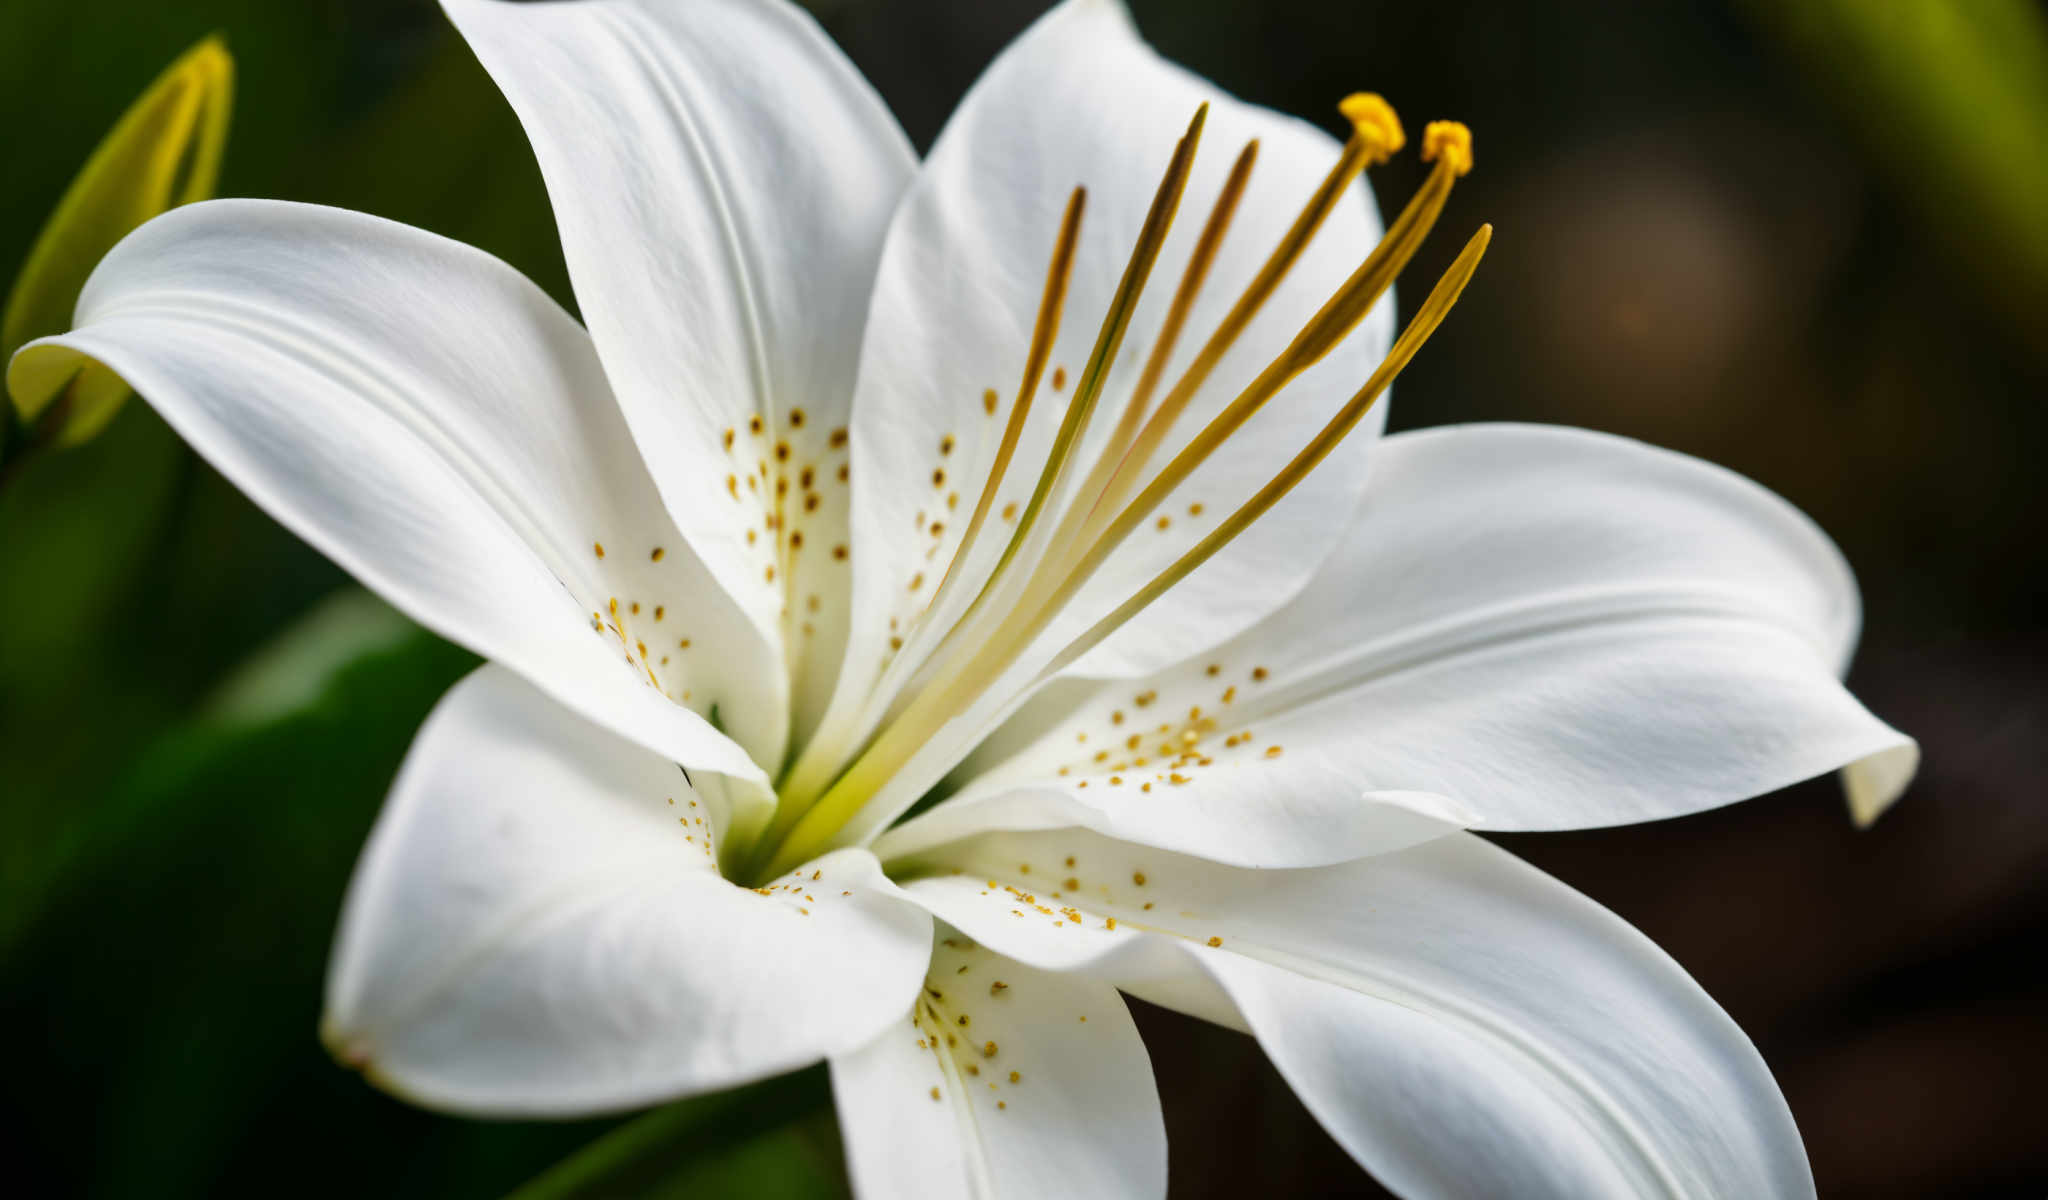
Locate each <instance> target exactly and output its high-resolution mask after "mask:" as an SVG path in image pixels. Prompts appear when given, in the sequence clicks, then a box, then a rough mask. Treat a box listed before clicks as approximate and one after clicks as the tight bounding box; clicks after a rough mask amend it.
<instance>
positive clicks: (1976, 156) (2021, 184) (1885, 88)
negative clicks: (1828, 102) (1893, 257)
mask: <svg viewBox="0 0 2048 1200" xmlns="http://www.w3.org/2000/svg"><path fill="white" fill-rule="evenodd" d="M1744 7H1745V8H1747V9H1748V10H1749V12H1750V14H1751V15H1752V17H1753V18H1754V19H1755V20H1756V22H1757V23H1758V25H1759V26H1761V27H1762V28H1764V29H1766V30H1768V31H1770V32H1771V33H1772V34H1774V35H1775V36H1776V37H1777V38H1778V40H1779V41H1781V42H1782V43H1783V44H1784V45H1785V47H1786V48H1787V50H1788V51H1790V52H1791V53H1792V54H1793V55H1794V56H1796V58H1797V60H1798V61H1799V63H1800V64H1801V65H1802V66H1803V67H1804V68H1805V71H1806V73H1807V74H1808V75H1809V76H1810V77H1811V78H1813V79H1814V80H1815V81H1817V82H1818V83H1819V84H1820V85H1822V87H1823V88H1825V89H1826V91H1827V92H1828V93H1829V95H1831V96H1832V98H1833V100H1834V102H1835V106H1836V108H1837V109H1838V110H1839V112H1840V113H1841V114H1842V117H1843V119H1844V120H1845V122H1847V124H1848V125H1849V126H1850V127H1851V128H1853V129H1854V130H1855V131H1856V133H1857V134H1858V135H1859V136H1860V137H1861V138H1862V139H1863V140H1864V142H1865V143H1866V144H1867V145H1868V147H1869V151H1870V154H1871V156H1872V158H1873V160H1874V161H1875V162H1876V163H1877V164H1878V165H1879V167H1880V168H1881V169H1882V170H1883V171H1885V172H1886V173H1887V174H1888V175H1889V176H1890V177H1891V178H1892V181H1893V186H1895V187H1897V188H1898V189H1900V191H1901V192H1902V193H1903V194H1904V195H1905V196H1907V197H1908V198H1909V199H1910V200H1911V202H1912V203H1913V204H1915V205H1916V206H1917V207H1918V208H1919V210H1920V213H1921V218H1922V220H1924V221H1925V222H1926V223H1927V226H1928V228H1930V229H1931V230H1933V231H1934V232H1935V234H1936V235H1937V236H1938V237H1939V239H1940V240H1941V241H1942V242H1943V243H1945V244H1946V245H1948V246H1950V247H1952V248H1953V249H1954V250H1955V251H1956V253H1957V255H1958V256H1959V259H1960V260H1961V261H1962V262H1964V263H1967V264H1968V266H1969V267H1970V268H1971V270H1972V271H1974V273H1975V275H1976V284H1977V286H1978V287H1980V288H1981V289H1983V291H1984V292H1985V293H1987V294H1988V295H1989V297H1990V298H1991V299H1992V301H1993V305H1992V307H1993V309H1994V311H1996V312H1997V313H1998V314H1999V315H2000V316H2002V317H2004V318H2005V319H2007V320H2009V321H2011V322H2012V323H2013V329H2012V331H2011V332H2012V333H2013V334H2015V335H2016V336H2017V337H2018V339H2019V342H2020V344H2021V345H2023V346H2026V347H2028V348H2030V349H2031V350H2033V351H2034V352H2035V353H2036V354H2038V355H2040V356H2042V357H2043V358H2044V359H2048V338H2044V337H2043V336H2042V332H2043V330H2042V323H2043V315H2044V314H2048V11H2044V10H2043V8H2042V6H2041V5H2040V4H2039V3H2036V2H2034V0H1967V2H1966V3H1957V2H1956V0H1884V2H1882V3H1877V2H1873V0H1802V2H1801V3H1797V4H1787V3H1783V2H1782V0H1744Z"/></svg>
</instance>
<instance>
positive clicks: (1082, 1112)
mask: <svg viewBox="0 0 2048 1200" xmlns="http://www.w3.org/2000/svg"><path fill="white" fill-rule="evenodd" d="M925 989H926V990H925V993H924V995H922V996H920V997H919V998H918V1002H917V1008H916V1010H915V1011H914V1012H912V1013H911V1014H910V1016H909V1017H908V1018H906V1019H902V1020H899V1021H897V1022H896V1023H895V1024H893V1025H891V1026H890V1027H889V1028H888V1029H886V1030H884V1031H883V1032H882V1034H881V1035H880V1036H879V1037H877V1038H875V1039H874V1041H872V1042H870V1043H869V1044H868V1045H866V1046H864V1047H862V1048H860V1049H859V1050H856V1051H853V1052H852V1053H849V1054H842V1055H839V1056H837V1057H835V1058H833V1060H832V1095H833V1099H834V1100H835V1101H836V1102H837V1105H838V1109H839V1127H840V1130H841V1132H842V1133H843V1134H844V1135H845V1139H846V1161H847V1167H848V1169H849V1170H850V1172H851V1173H852V1175H853V1182H854V1186H855V1189H856V1190H857V1191H858V1192H859V1193H860V1194H861V1195H862V1196H869V1197H888V1198H889V1200H898V1198H900V1200H918V1198H921V1197H930V1198H931V1200H953V1198H954V1197H963V1196H966V1197H976V1198H977V1200H1004V1198H1007V1200H1036V1198H1037V1197H1043V1196H1071V1197H1075V1198H1076V1200H1081V1198H1085V1197H1093V1196H1099V1197H1103V1198H1104V1200H1123V1198H1124V1197H1139V1196H1164V1195H1165V1194H1166V1130H1165V1127H1164V1125H1163V1123H1162V1121H1161V1118H1160V1112H1159V1094H1158V1092H1157V1090H1156V1089H1155V1088H1154V1085H1153V1082H1152V1063H1151V1060H1150V1059H1149V1058H1147V1057H1146V1054H1145V1046H1144V1043H1143V1042H1141V1041H1140V1040H1139V1039H1138V1031H1137V1028H1136V1027H1135V1026H1133V1025H1132V1024H1131V1016H1130V1012H1129V1011H1128V1010H1127V1009H1126V1008H1125V1007H1124V1002H1123V997H1121V996H1119V995H1117V994H1116V989H1115V988H1113V987H1111V986H1109V985H1108V984H1106V983H1099V982H1096V981H1094V980H1091V979H1087V978H1084V977H1082V976H1078V975H1054V974H1050V973H1048V972H1044V971H1038V970H1034V969H1033V968H1031V967H1027V966H1025V965H1024V964H1022V963H1019V962H1016V961H1014V960H1012V959H1007V958H1004V957H1002V956H1001V955H998V954H993V953H991V952H989V951H988V950H986V949H983V948H981V947H979V946H976V945H974V944H973V943H972V942H970V941H968V940H967V939H965V938H962V937H960V936H958V935H957V934H954V933H952V932H951V931H945V930H942V931H941V932H940V935H939V941H938V944H937V945H936V946H935V947H934V948H933V950H932V965H931V973H930V976H929V978H928V979H927V980H926V982H925Z"/></svg>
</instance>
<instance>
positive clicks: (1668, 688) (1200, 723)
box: [895, 425, 1918, 865]
mask: <svg viewBox="0 0 2048 1200" xmlns="http://www.w3.org/2000/svg"><path fill="white" fill-rule="evenodd" d="M1856 614H1857V597H1856V588H1855V582H1854V580H1853V579H1852V578H1851V577H1850V575H1849V572H1848V569H1847V567H1846V566H1845V565H1844V564H1843V562H1842V560H1841V556H1840V555H1839V554H1838V553H1837V552H1836V551H1835V549H1834V547H1833V545H1832V544H1830V543H1829V542H1828V540H1827V538H1826V537H1825V536H1824V535H1823V534H1821V532H1820V531H1819V530H1818V529H1816V528H1815V527H1814V526H1813V524H1812V523H1811V522H1809V521H1808V520H1807V519H1806V518H1805V517H1803V516H1801V515H1800V514H1799V513H1798V512H1797V511H1795V510H1794V509H1792V508H1791V507H1790V506H1788V505H1786V504H1785V503H1784V502H1783V501H1782V500H1779V499H1778V498H1777V497H1775V496H1773V495H1771V494H1770V493H1769V492H1767V491H1765V490H1764V489H1762V488H1760V487H1757V486H1756V485H1755V484H1752V483H1750V482H1748V481H1747V480H1744V479H1742V478H1740V477H1739V476H1736V475H1734V474H1731V473H1730V472H1727V471H1724V470H1721V469H1720V468H1718V467H1714V466H1710V465H1708V464H1706V463H1703V462H1700V461H1698V460H1696V459H1691V458H1687V457H1685V456H1683V455H1679V454H1673V453H1669V452H1667V451H1662V450H1656V449H1653V448H1651V447H1648V446H1645V445H1643V444H1641V443H1638V442H1633V441H1629V440H1626V439H1623V438H1616V437H1610V436H1606V435H1601V434H1594V433H1587V432H1584V431H1580V430H1571V429H1559V428H1545V427H1540V426H1520V425H1475V426H1460V427H1454V428H1447V429H1439V430H1427V431H1424V432H1421V433H1412V434H1401V435H1399V436H1396V437H1391V438H1388V439H1385V441H1384V442H1383V443H1382V444H1381V446H1380V447H1379V449H1378V451H1377V452H1376V455H1375V458H1374V462H1373V478H1372V482H1371V483H1370V484H1369V485H1368V487H1367V491H1366V497H1365V500H1364V503H1363V506H1362V507H1361V509H1360V510H1359V514H1358V516H1357V518H1356V519H1355V521H1354V523H1353V524H1352V526H1351V529H1350V532H1349V533H1348V534H1347V536H1346V538H1345V540H1344V542H1343V545H1342V547H1341V548H1340V550H1339V551H1338V552H1337V553H1336V554H1335V555H1333V556H1332V557H1331V558H1330V560H1329V562H1328V563H1327V564H1326V565H1325V567H1324V568H1323V570H1322V571H1321V572H1320V573H1319V574H1318V575H1317V577H1316V579H1315V580H1314V581H1313V582H1312V583H1311V584H1310V585H1309V587H1308V588H1306V589H1304V590H1303V592H1302V593H1301V594H1300V595H1299V596H1297V597H1296V598H1295V599H1294V600H1293V601H1291V602H1290V603H1289V604H1288V605H1287V606H1286V607H1285V608H1283V609H1281V610H1280V611H1279V612H1277V613H1275V614H1274V615H1273V616H1272V617H1271V618H1269V619H1268V620H1266V621H1264V622H1262V623H1261V624H1260V625H1259V626H1257V627H1256V628H1254V629H1252V630H1249V631H1247V632H1246V633H1244V634H1243V635H1241V636H1239V637H1238V638H1235V639H1233V640H1232V641H1231V642H1229V643H1227V644H1225V645H1223V646H1220V647H1217V648H1216V649H1215V650H1214V651H1213V652H1211V653H1208V654H1205V655H1202V656H1201V657H1198V658H1194V659H1190V660H1188V661H1186V662H1183V663H1182V664H1180V665H1179V666H1177V667H1174V668H1172V669H1170V670H1168V671H1165V672H1161V673H1159V674H1157V675H1154V676H1152V677H1149V678H1147V679H1144V680H1140V681H1137V682H1106V683H1100V684H1095V685H1092V686H1091V685H1088V684H1085V683H1082V682H1080V681H1073V680H1068V681H1063V682H1062V683H1061V684H1060V685H1058V687H1057V688H1056V689H1053V690H1050V691H1049V692H1048V693H1047V694H1046V696H1045V697H1044V698H1043V699H1041V700H1039V701H1036V702H1034V703H1033V704H1032V705H1030V706H1027V708H1026V709H1024V710H1023V711H1022V712H1020V713H1019V714H1018V715H1017V716H1016V717H1014V718H1012V720H1011V721H1010V723H1009V725H1008V727H1007V728H1006V729H1005V730H1003V731H1002V732H1000V733H998V734H997V735H996V736H995V737H994V738H992V739H991V740H990V742H989V743H988V744H987V745H985V746H984V747H983V748H982V749H981V750H980V751H979V752H978V753H977V755H976V756H975V758H974V759H972V760H970V761H969V762H968V763H967V764H966V765H965V766H964V767H963V768H962V770H961V772H960V776H961V778H963V779H964V780H966V781H967V783H966V785H965V786H964V788H963V789H962V791H961V793H960V794H959V795H958V796H957V797H956V798H955V799H954V800H952V801H950V802H949V803H948V805H945V806H941V808H940V809H937V810H934V812H933V813H932V814H931V818H937V817H938V816H939V815H940V814H941V813H943V812H944V811H945V808H946V807H951V806H954V805H958V806H961V807H963V808H966V807H971V806H975V805H977V804H982V803H985V802H990V801H996V800H999V799H1003V798H1005V797H1013V796H1015V795H1016V794H1017V793H1019V792H1032V793H1043V792H1047V791H1053V792H1058V793H1061V794H1063V795H1064V796H1065V797H1066V798H1067V799H1068V800H1070V801H1071V802H1072V803H1073V804H1075V805H1077V806H1080V807H1082V808H1087V809H1093V810H1096V811H1097V812H1100V813H1103V814H1105V817H1104V820H1106V821H1107V822H1108V823H1103V821H1102V820H1088V821H1083V822H1076V823H1083V824H1088V825H1090V826H1092V827H1095V828H1100V829H1103V830H1105V831H1106V832H1114V833H1117V834H1118V835H1120V836H1125V837H1131V838H1135V839H1138V840H1142V841H1147V842H1150V843H1152V844H1155V845H1161V846H1167V847H1171V848H1176V849H1184V850H1188V851H1190V852H1192V853H1198V854H1203V855H1205V856H1208V857H1213V858H1219V859H1222V860H1225V861H1230V862H1240V863H1254V864H1255V863H1260V862H1265V863H1269V864H1273V863H1277V864H1279V865H1310V864H1313V863H1316V862H1331V861H1338V860H1341V859H1343V858H1346V857H1351V856H1352V854H1351V853H1350V852H1349V851H1350V848H1351V843H1347V842H1345V841H1344V840H1343V839H1342V838H1341V837H1340V838H1338V839H1337V840H1336V841H1334V842H1332V843H1331V844H1330V847H1329V850H1330V852H1329V853H1328V854H1326V855H1324V856H1322V857H1315V856H1314V855H1313V850H1314V846H1313V845H1312V844H1311V845H1307V846H1306V847H1304V848H1305V849H1307V850H1309V851H1310V852H1311V853H1310V855H1309V856H1307V857H1299V856H1297V857H1293V858H1287V859H1279V858H1273V857H1264V858H1261V857H1258V856H1256V855H1255V853H1254V851H1253V849H1252V848H1253V847H1257V848H1258V852H1259V853H1265V852H1266V851H1267V847H1266V846H1264V845H1263V844H1262V842H1261V840H1260V839H1261V838H1262V837H1270V836H1273V835H1271V834H1262V833H1259V832H1251V831H1264V830H1268V829H1269V828H1270V829H1274V830H1281V831H1284V830H1289V829H1294V828H1296V827H1298V825H1299V819H1300V816H1301V814H1302V812H1303V811H1304V810H1310V811H1320V810H1324V809H1330V808H1332V807H1333V806H1334V810H1335V813H1336V815H1337V818H1338V819H1341V814H1342V810H1343V809H1344V808H1345V807H1346V806H1353V807H1356V808H1357V809H1358V810H1359V812H1360V813H1361V814H1364V813H1368V812H1370V811H1371V809H1370V806H1368V805H1363V804H1355V802H1356V801H1358V800H1359V798H1360V797H1361V796H1366V797H1370V796H1372V795H1374V794H1377V793H1381V792H1388V791H1392V792H1405V793H1430V794H1434V795H1437V796H1443V797H1448V798H1449V803H1448V805H1447V806H1445V807H1443V808H1441V809H1438V810H1435V811H1436V815H1439V816H1443V817H1445V818H1447V819H1452V820H1456V821H1458V822H1459V823H1462V824H1465V825H1468V826H1471V827H1475V828H1482V829H1504V830H1505V829H1559V828H1572V827H1582V826H1595V825H1612V824H1620V823H1624V822H1632V821H1646V820H1654V819H1656V818H1660V817H1667V816H1673V815H1677V814H1680V813H1686V812H1692V811H1696V810H1699V809H1703V808H1709V807H1713V806H1715V805H1719V804H1726V803H1729V802H1732V801H1735V800H1741V799H1745V798H1747V797H1750V796H1754V795H1757V794H1760V793H1762V792H1766V791H1770V790H1772V789H1774V788H1779V787H1784V786H1786V785H1788V784H1791V783H1794V782H1797V781H1799V780H1801V779H1806V778H1810V777H1812V776H1815V775H1819V774H1823V773H1825V772H1827V771H1829V770H1832V769H1834V768H1837V767H1841V766H1844V765H1854V766H1855V767H1856V775H1855V776H1854V778H1859V779H1862V780H1864V781H1865V784H1866V786H1863V787H1861V788H1860V789H1859V794H1860V795H1862V796H1863V797H1865V799H1866V801H1867V802H1869V803H1873V804H1877V805H1878V806H1880V807H1881V804H1882V803H1888V802H1889V801H1890V799H1891V798H1892V797H1894V796H1896V795H1897V794H1898V791H1899V789H1901V788H1902V787H1903V786H1904V784H1905V782H1906V780H1907V779H1909V778H1910V777H1911V774H1912V770H1913V766H1914V763H1915V762H1916V761H1917V757H1918V751H1917V749H1916V748H1915V746H1914V744H1913V742H1912V741H1911V740H1910V739H1908V738H1906V737H1904V736H1903V735H1901V734H1899V733H1898V732H1897V731H1895V730H1893V729H1891V728H1889V727H1888V726H1886V725H1885V724H1884V723H1883V722H1881V721H1879V720H1878V719H1877V718H1875V717H1873V716H1871V715H1870V713H1869V712H1868V711H1866V710H1865V709H1864V708H1863V707H1862V706H1861V705H1860V704H1858V703H1857V702H1856V700H1855V699H1854V698H1853V697H1852V696H1850V695H1849V693H1848V692H1847V691H1846V690H1844V689H1843V687H1842V686H1841V684H1840V683H1839V682H1838V681H1837V679H1836V671H1837V669H1838V667H1839V666H1840V665H1841V664H1843V663H1845V662H1846V661H1847V658H1848V654H1849V651H1850V649H1851V648H1852V646H1853V643H1854V640H1855V634H1856V623H1857V615H1856ZM1162 725H1164V726H1166V728H1164V729H1162V728H1161V726H1162ZM1190 734H1192V735H1193V740H1188V741H1186V744H1185V746H1184V747H1183V745H1182V742H1183V739H1187V738H1188V737H1189V735H1190ZM1133 737H1136V738H1137V739H1138V740H1137V742H1136V743H1135V744H1133V743H1132V741H1131V739H1132V738H1133ZM1166 750H1172V751H1174V752H1175V753H1165V752H1164V751H1166ZM1182 750H1185V751H1186V752H1188V753H1189V754H1192V755H1193V757H1192V758H1190V757H1188V756H1187V755H1184V754H1182V753H1180V752H1181V751H1182ZM1105 751H1106V752H1107V756H1106V757H1105ZM1141 757H1142V758H1145V759H1146V765H1145V766H1144V767H1142V768H1139V767H1136V766H1135V765H1134V764H1135V762H1136V760H1137V759H1139V758H1141ZM1204 760H1206V761H1204ZM1162 777H1164V779H1162ZM1115 778H1121V779H1122V780H1123V785H1122V786H1121V787H1115V786H1111V781H1112V779H1115ZM1175 778H1178V779H1180V780H1183V781H1184V782H1182V783H1180V784H1173V783H1171V782H1170V781H1171V780H1172V779H1175ZM1143 783H1150V784H1151V785H1152V794H1151V795H1149V796H1147V795H1132V794H1130V792H1131V788H1132V787H1133V786H1134V785H1142V784H1143ZM1084 785H1085V786H1084ZM1162 792H1163V793H1164V794H1163V795H1162V794H1161V793H1162ZM1003 802H1004V803H1005V804H1008V805H1010V806H1011V807H1014V806H1015V804H1016V801H1015V800H1013V799H1007V800H1003ZM1233 806H1234V814H1235V815H1234V823H1235V824H1236V826H1238V827H1239V828H1241V829H1243V830H1246V831H1247V835H1246V836H1247V837H1248V838H1249V839H1250V840H1248V841H1246V842H1243V843H1240V844H1236V845H1226V846H1223V847H1220V848H1219V847H1217V846H1216V845H1214V844H1213V840H1211V841H1198V840H1196V839H1197V838H1198V837H1201V838H1208V837H1210V835H1209V834H1207V833H1204V832H1202V830H1201V829H1198V828H1196V826H1200V827H1202V828H1207V827H1209V826H1212V825H1213V826H1214V827H1215V828H1216V829H1217V830H1227V829H1228V828H1229V827H1230V825H1231V824H1232V822H1233ZM990 811H991V812H992V813H993V812H995V811H997V810H990ZM1212 812H1213V813H1215V814H1216V816H1214V817H1211V815H1210V814H1211V813H1212ZM931 818H927V819H931ZM1361 819H1363V818H1362V815H1361ZM947 820H948V822H949V830H950V832H951V835H953V836H957V835H958V833H959V832H960V831H962V830H964V829H966V828H968V827H970V825H971V817H969V816H967V815H966V814H959V815H955V816H953V817H950V818H947ZM1148 821H1153V822H1157V823H1158V824H1159V826H1160V828H1159V829H1158V830H1156V831H1148V830H1147V829H1146V828H1145V826H1144V823H1145V822H1148ZM1190 821H1192V822H1193V824H1192V825H1191V824H1190ZM903 832H908V831H907V830H906V831H903ZM895 836H901V835H900V834H899V835H895Z"/></svg>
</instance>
